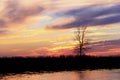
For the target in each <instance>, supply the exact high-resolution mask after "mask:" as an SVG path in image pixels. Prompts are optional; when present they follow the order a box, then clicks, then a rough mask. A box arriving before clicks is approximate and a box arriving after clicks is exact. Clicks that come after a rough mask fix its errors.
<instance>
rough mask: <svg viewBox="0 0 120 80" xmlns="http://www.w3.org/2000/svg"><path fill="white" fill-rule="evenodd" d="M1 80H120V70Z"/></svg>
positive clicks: (23, 75)
mask: <svg viewBox="0 0 120 80" xmlns="http://www.w3.org/2000/svg"><path fill="white" fill-rule="evenodd" d="M0 80H120V69H111V70H107V69H98V70H83V71H59V72H26V73H20V74H19V73H17V74H7V75H2V74H1V75H0Z"/></svg>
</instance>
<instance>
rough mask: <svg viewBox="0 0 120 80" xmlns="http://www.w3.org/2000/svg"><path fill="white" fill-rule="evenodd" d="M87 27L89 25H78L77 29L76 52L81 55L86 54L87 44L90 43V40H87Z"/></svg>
mask: <svg viewBox="0 0 120 80" xmlns="http://www.w3.org/2000/svg"><path fill="white" fill-rule="evenodd" d="M86 29H87V26H86V25H83V26H80V27H77V28H76V30H75V40H76V41H77V44H76V46H75V52H76V53H77V54H78V55H79V56H83V55H85V51H86V49H87V47H86V45H87V44H88V41H87V40H85V35H86Z"/></svg>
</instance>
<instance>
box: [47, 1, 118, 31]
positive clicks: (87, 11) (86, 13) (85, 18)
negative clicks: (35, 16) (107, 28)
mask: <svg viewBox="0 0 120 80" xmlns="http://www.w3.org/2000/svg"><path fill="white" fill-rule="evenodd" d="M119 8H120V4H118V3H115V4H112V5H108V4H106V5H105V4H97V5H89V6H85V7H82V8H78V9H73V10H69V11H64V12H60V13H56V15H58V16H60V17H62V16H68V17H69V16H72V17H74V18H75V20H74V21H73V22H71V23H69V24H61V25H55V26H49V27H48V28H53V29H63V28H73V27H78V26H82V25H88V26H99V25H109V24H115V23H119V22H120V9H119ZM110 15H111V16H110ZM99 17H101V18H99Z"/></svg>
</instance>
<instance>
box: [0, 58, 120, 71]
mask: <svg viewBox="0 0 120 80" xmlns="http://www.w3.org/2000/svg"><path fill="white" fill-rule="evenodd" d="M114 68H120V57H119V56H118V57H117V56H114V57H91V56H68V57H65V56H60V57H11V58H8V57H3V58H0V73H20V72H26V71H30V72H31V71H32V72H36V71H64V70H83V69H114Z"/></svg>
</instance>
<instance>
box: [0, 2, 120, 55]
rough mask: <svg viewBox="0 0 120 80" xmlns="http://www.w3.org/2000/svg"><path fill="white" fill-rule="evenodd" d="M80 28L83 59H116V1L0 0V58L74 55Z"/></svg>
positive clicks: (119, 42) (119, 37)
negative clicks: (82, 30) (84, 42)
mask: <svg viewBox="0 0 120 80" xmlns="http://www.w3.org/2000/svg"><path fill="white" fill-rule="evenodd" d="M81 25H88V28H87V32H88V33H87V34H86V37H85V38H86V39H88V40H90V43H91V45H90V46H91V49H90V50H89V51H88V52H86V54H87V55H94V56H112V55H120V0H94V1H92V0H0V57H3V56H8V57H11V56H60V55H75V53H74V50H73V48H74V47H75V45H76V42H75V41H74V37H75V34H74V31H75V29H76V27H80V26H81Z"/></svg>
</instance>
